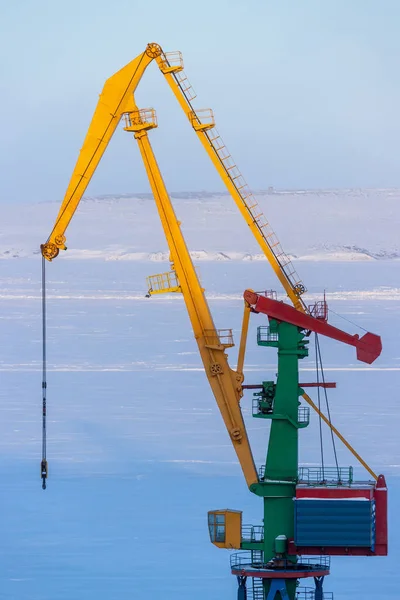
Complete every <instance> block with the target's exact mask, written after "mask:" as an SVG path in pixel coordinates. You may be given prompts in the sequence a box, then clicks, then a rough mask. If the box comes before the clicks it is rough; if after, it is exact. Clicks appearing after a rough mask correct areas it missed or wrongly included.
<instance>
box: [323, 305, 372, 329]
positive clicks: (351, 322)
mask: <svg viewBox="0 0 400 600" xmlns="http://www.w3.org/2000/svg"><path fill="white" fill-rule="evenodd" d="M329 312H330V313H333V314H334V315H336V316H337V317H339V318H340V319H343V321H347V322H348V323H350V324H351V325H354V327H358V329H361V330H362V331H366V332H367V333H368V329H365V328H364V327H361V325H358V323H355V322H354V321H351V320H350V319H347V318H346V317H344V316H343V315H341V314H340V313H337V312H335V311H334V310H332V309H331V308H329Z"/></svg>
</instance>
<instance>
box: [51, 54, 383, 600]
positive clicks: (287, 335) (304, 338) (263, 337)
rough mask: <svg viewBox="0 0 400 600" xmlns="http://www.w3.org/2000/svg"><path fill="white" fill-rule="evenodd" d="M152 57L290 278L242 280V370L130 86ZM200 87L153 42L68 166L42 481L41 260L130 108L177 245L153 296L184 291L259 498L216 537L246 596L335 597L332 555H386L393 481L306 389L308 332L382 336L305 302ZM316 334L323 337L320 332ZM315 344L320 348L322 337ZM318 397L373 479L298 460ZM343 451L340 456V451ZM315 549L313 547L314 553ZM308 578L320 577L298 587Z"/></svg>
mask: <svg viewBox="0 0 400 600" xmlns="http://www.w3.org/2000/svg"><path fill="white" fill-rule="evenodd" d="M153 60H154V61H155V62H156V63H157V65H158V67H159V69H160V71H161V73H162V74H163V75H164V77H165V79H166V80H167V83H168V84H169V86H170V88H171V90H172V92H173V94H174V95H175V97H176V98H177V100H178V102H179V105H180V106H181V108H182V109H183V111H184V113H185V114H186V116H187V118H188V120H189V123H190V124H191V126H192V128H193V130H194V131H195V133H196V135H197V136H198V138H199V139H200V141H201V143H202V145H203V147H204V148H205V150H206V152H207V154H208V156H209V157H210V159H211V161H212V163H213V165H214V166H215V168H216V169H217V171H218V173H219V174H220V176H221V178H222V180H223V182H224V183H225V185H226V187H227V189H228V191H229V193H230V195H231V197H232V198H233V200H234V201H235V203H236V205H237V207H238V208H239V211H240V213H241V215H242V216H243V218H244V219H245V222H246V223H247V225H248V226H249V228H250V230H251V232H252V233H253V235H254V237H255V239H256V240H257V242H258V243H259V245H260V247H261V248H262V250H263V252H264V254H265V256H266V258H267V259H268V261H269V263H270V264H271V266H272V268H273V270H274V272H275V274H276V275H277V277H278V279H279V281H280V283H281V284H282V286H283V289H284V290H285V292H286V294H287V296H288V298H289V300H290V301H291V303H292V304H293V306H290V305H288V304H286V303H285V302H281V301H278V300H277V299H276V297H275V295H274V294H272V293H270V292H263V293H260V292H254V291H253V290H246V291H245V292H244V295H243V299H244V316H243V323H242V331H241V339H240V345H239V352H238V361H237V366H236V369H233V368H231V366H230V364H229V361H228V352H227V351H228V349H229V348H231V347H232V346H233V345H234V342H233V335H232V330H231V329H217V328H216V326H215V323H214V320H213V317H212V314H211V311H210V308H209V306H208V303H207V299H206V296H205V293H204V290H203V288H202V286H201V283H200V281H199V279H198V276H197V273H196V269H195V267H194V265H193V262H192V259H191V256H190V252H189V250H188V248H187V245H186V241H185V238H184V236H183V233H182V230H181V227H180V223H179V221H178V219H177V217H176V214H175V211H174V208H173V205H172V202H171V199H170V197H169V195H168V191H167V188H166V185H165V183H164V180H163V177H162V174H161V170H160V168H159V165H158V163H157V160H156V157H155V155H154V152H153V149H152V146H151V143H150V140H149V135H148V132H149V131H150V130H152V129H155V128H156V127H157V118H156V113H155V110H154V109H152V108H150V109H140V108H139V107H138V106H137V105H136V101H135V96H134V93H135V91H136V88H137V86H138V84H139V82H140V80H141V78H142V76H143V74H144V72H145V70H146V68H147V67H148V66H149V64H150V63H151V62H152V61H153ZM194 98H195V94H194V91H193V88H192V86H191V85H190V83H189V80H188V78H187V76H186V75H185V73H184V71H183V61H182V56H181V54H180V53H179V52H173V53H165V52H164V51H163V50H162V48H161V47H160V46H159V45H158V44H155V43H151V44H148V46H147V48H146V49H145V51H144V52H143V53H142V54H140V55H139V56H138V57H136V58H135V59H134V60H133V61H131V62H130V63H128V64H127V65H126V66H125V67H123V68H122V69H121V70H120V71H118V72H117V73H115V74H114V75H113V76H112V77H110V78H109V79H108V80H107V81H106V83H105V85H104V88H103V91H102V93H101V95H100V98H99V101H98V104H97V107H96V109H95V112H94V115H93V118H92V121H91V124H90V126H89V129H88V132H87V135H86V137H85V140H84V143H83V146H82V149H81V151H80V154H79V157H78V160H77V163H76V166H75V169H74V171H73V174H72V176H71V179H70V182H69V185H68V188H67V191H66V194H65V197H64V200H63V202H62V204H61V207H60V210H59V212H58V215H57V217H56V220H55V224H54V227H53V229H52V231H51V233H50V235H49V237H48V239H47V241H46V242H45V243H44V244H43V245H42V246H41V251H42V256H43V259H42V274H43V285H42V287H43V322H44V327H43V332H44V333H43V348H44V350H43V384H42V387H43V440H44V442H43V450H44V451H43V456H42V463H41V475H42V480H43V486H44V487H45V484H46V479H47V475H48V467H47V459H46V445H45V434H46V402H47V399H46V390H47V383H46V352H45V344H46V334H45V331H46V330H45V314H46V313H45V310H46V301H45V265H46V261H52V260H53V259H54V258H56V257H57V255H58V254H59V251H60V250H66V236H65V232H66V229H67V227H68V225H69V223H70V221H71V219H72V217H73V215H74V213H75V211H76V209H77V207H78V205H79V202H80V200H81V198H82V196H83V194H84V192H85V190H86V187H87V185H88V184H89V182H90V180H91V178H92V176H93V174H94V172H95V170H96V168H97V166H98V164H99V162H100V160H101V157H102V156H103V154H104V151H105V149H106V148H107V145H108V143H109V142H110V140H111V138H112V135H113V133H114V131H115V129H116V127H117V125H118V123H119V122H120V121H121V119H123V121H124V129H125V131H127V132H130V133H132V134H133V136H134V138H135V139H136V141H137V144H138V146H139V150H140V154H141V158H142V161H143V163H144V166H145V169H146V173H147V176H148V179H149V183H150V186H151V189H152V192H153V196H154V200H155V204H156V207H157V210H158V214H159V217H160V221H161V224H162V227H163V231H164V234H165V238H166V240H167V243H168V247H169V251H170V261H171V270H170V271H169V272H168V273H163V274H158V275H153V276H150V277H148V280H147V283H148V295H149V296H152V295H156V294H160V293H181V294H182V295H183V299H184V302H185V305H186V309H187V312H188V315H189V318H190V322H191V325H192V329H193V333H194V337H195V340H196V343H197V346H198V349H199V353H200V357H201V359H202V362H203V366H204V371H205V374H206V376H207V379H208V382H209V384H210V387H211V389H212V392H213V394H214V397H215V400H216V402H217V405H218V408H219V410H220V413H221V416H222V418H223V421H224V424H225V427H226V429H227V433H228V436H229V438H230V440H231V443H232V445H233V448H234V450H235V452H236V455H237V458H238V461H239V464H240V466H241V469H242V472H243V475H244V478H245V480H246V484H247V486H248V488H249V489H250V491H251V492H252V493H254V494H256V495H257V496H259V497H261V498H263V503H264V512H263V525H259V526H244V525H242V513H241V512H240V511H237V510H227V509H223V510H213V511H209V513H208V528H209V534H210V539H211V542H212V543H213V544H214V545H216V546H218V547H220V548H228V549H238V550H240V552H238V553H234V554H232V555H231V571H232V573H233V574H234V575H235V576H236V577H237V581H238V600H246V598H249V599H250V598H251V599H252V600H275V599H288V600H295V599H297V600H300V599H303V600H328V599H330V598H332V595H331V594H329V593H326V592H324V591H323V582H324V578H325V576H326V575H328V574H329V571H330V556H331V555H346V556H349V555H356V556H375V555H385V554H387V488H386V482H385V479H384V476H383V475H380V476H377V475H376V474H375V473H374V472H373V471H372V469H371V468H370V467H369V466H368V465H367V464H366V463H365V462H364V461H363V460H362V459H361V457H360V456H359V455H358V454H357V452H356V451H355V450H354V449H353V448H352V447H351V446H350V444H349V443H348V442H347V441H346V440H344V438H343V436H341V434H340V433H339V432H338V430H337V429H336V428H335V427H334V426H333V424H332V423H331V420H330V416H329V415H328V417H327V416H326V415H324V414H323V413H322V412H321V410H320V408H319V407H317V406H316V405H315V404H314V403H313V401H312V400H311V398H310V397H309V396H308V395H307V393H306V392H305V389H304V388H306V387H317V388H318V389H319V388H322V389H323V390H324V391H325V392H326V389H327V388H328V387H332V385H333V384H330V383H329V382H326V381H325V378H324V375H323V370H322V362H320V368H321V371H320V372H321V374H322V380H321V381H319V380H318V381H317V382H315V383H300V382H299V361H300V360H302V359H303V358H304V357H306V356H307V355H308V348H307V345H308V343H309V340H308V338H309V335H310V333H311V332H315V333H316V334H320V335H324V336H327V337H329V338H333V339H334V340H336V341H338V342H341V343H345V344H349V345H352V346H354V347H355V348H356V353H357V358H358V360H361V361H363V362H366V363H368V364H371V363H372V362H373V361H374V360H375V359H376V358H377V357H378V356H379V355H380V353H381V350H382V346H381V340H380V338H379V336H377V335H376V334H373V333H366V334H365V335H364V336H363V337H361V338H360V337H359V336H358V335H350V334H348V333H346V332H344V331H341V330H339V329H337V328H336V327H333V326H332V325H330V324H329V323H328V322H327V316H328V313H327V305H326V302H325V301H323V302H319V303H316V304H315V305H313V306H307V305H306V303H305V301H304V299H303V295H304V293H305V291H306V288H305V286H304V284H303V283H302V281H301V280H300V278H299V277H298V275H297V273H296V270H295V269H294V267H293V264H292V262H291V261H290V259H289V257H288V255H287V254H285V252H284V251H283V249H282V247H281V245H280V243H279V241H278V238H277V236H276V234H275V233H274V231H273V230H272V228H271V226H270V224H269V222H268V220H267V219H266V217H265V216H264V214H263V212H262V210H261V209H260V207H259V204H258V202H257V201H256V199H255V197H254V196H253V194H252V192H251V191H250V188H249V186H248V185H247V183H246V181H245V180H244V178H243V176H242V174H241V173H240V171H239V169H238V167H237V166H236V164H235V163H234V161H233V159H232V156H231V155H230V153H229V151H228V150H227V147H226V146H225V144H224V142H223V141H222V138H221V136H220V134H219V133H218V131H217V129H216V126H215V121H214V116H213V113H212V111H211V110H210V109H205V110H196V109H195V108H194V105H193V100H194ZM252 314H253V315H254V314H258V315H260V316H261V318H264V319H265V318H267V319H268V325H260V326H259V327H258V330H257V343H258V345H259V346H265V347H272V348H275V349H276V350H277V354H278V369H277V372H278V374H277V378H276V380H273V381H263V382H262V383H260V384H256V385H248V386H246V385H244V359H245V349H246V341H247V334H248V328H249V320H250V317H251V315H252ZM316 344H317V342H316ZM316 347H317V348H318V351H317V354H318V353H319V346H316ZM246 388H253V389H257V390H259V391H257V392H256V393H254V399H253V416H254V417H256V418H263V419H268V420H270V421H271V427H270V434H269V442H268V450H267V455H266V462H265V465H263V466H262V467H261V469H257V468H256V465H255V462H254V458H253V453H252V449H251V445H250V440H249V438H248V435H247V431H246V426H245V422H244V419H243V416H242V410H241V399H242V397H243V394H244V390H245V389H246ZM300 398H303V399H304V400H305V401H306V403H308V404H309V405H311V406H312V407H313V408H314V409H315V410H316V411H317V413H318V415H319V418H320V419H323V420H324V421H325V422H326V423H327V424H328V426H329V427H330V429H331V431H332V432H334V433H335V434H336V435H337V436H339V438H340V439H341V440H342V441H344V443H345V444H346V446H347V447H348V448H349V449H350V450H351V452H352V453H353V455H354V456H355V457H356V458H357V459H358V460H359V461H360V462H361V464H363V466H365V468H366V469H367V471H368V472H369V474H370V476H372V479H370V480H366V481H363V482H357V481H355V480H354V478H353V470H352V468H351V467H350V468H348V469H345V468H342V467H339V465H338V463H337V462H336V466H335V467H334V468H331V467H326V466H325V465H324V464H322V465H321V467H318V468H317V469H312V468H305V467H300V466H299V464H298V444H299V439H298V438H299V430H300V429H305V428H306V427H307V425H308V424H309V420H310V410H309V407H308V406H306V405H302V404H301V402H300V400H299V399H300ZM335 456H336V455H335ZM314 555H317V556H314ZM305 578H309V579H310V578H311V579H312V580H313V582H314V588H304V589H301V588H299V587H298V585H299V582H300V580H302V579H305Z"/></svg>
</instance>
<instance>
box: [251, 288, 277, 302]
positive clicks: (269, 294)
mask: <svg viewBox="0 0 400 600" xmlns="http://www.w3.org/2000/svg"><path fill="white" fill-rule="evenodd" d="M256 294H258V295H259V296H264V297H265V298H270V299H271V300H277V299H278V294H277V293H276V291H275V290H263V291H262V292H256Z"/></svg>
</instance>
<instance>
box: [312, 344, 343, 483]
mask: <svg viewBox="0 0 400 600" xmlns="http://www.w3.org/2000/svg"><path fill="white" fill-rule="evenodd" d="M315 348H316V358H317V362H319V367H320V369H321V378H322V384H323V388H324V393H325V404H326V412H327V414H328V420H329V423H330V425H331V424H332V419H331V410H330V407H329V401H328V392H327V391H326V385H325V373H324V367H323V365H322V356H321V348H320V345H319V339H318V334H315ZM318 390H319V388H318ZM318 401H319V398H318ZM318 408H319V410H321V409H320V407H319V406H318ZM320 423H321V418H320ZM329 429H330V432H331V438H332V448H333V455H334V457H335V464H336V471H337V476H338V480H339V481H340V469H339V463H338V459H337V452H336V444H335V436H334V435H333V430H332V427H329Z"/></svg>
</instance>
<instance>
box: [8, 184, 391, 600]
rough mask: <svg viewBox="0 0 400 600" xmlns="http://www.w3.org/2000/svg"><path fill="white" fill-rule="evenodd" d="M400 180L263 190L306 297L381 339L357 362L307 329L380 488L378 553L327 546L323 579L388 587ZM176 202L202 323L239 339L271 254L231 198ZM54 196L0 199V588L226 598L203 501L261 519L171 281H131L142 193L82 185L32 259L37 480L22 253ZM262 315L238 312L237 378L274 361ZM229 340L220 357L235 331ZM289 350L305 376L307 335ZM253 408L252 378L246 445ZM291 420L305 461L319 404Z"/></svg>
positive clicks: (313, 460) (336, 408) (144, 255)
mask: <svg viewBox="0 0 400 600" xmlns="http://www.w3.org/2000/svg"><path fill="white" fill-rule="evenodd" d="M399 199H400V192H399V191H396V190H390V191H368V190H367V191H363V190H360V191H348V192H301V193H300V192H297V193H286V194H284V193H279V194H278V193H274V194H271V193H270V194H264V195H260V202H261V203H262V205H263V208H264V209H265V212H266V213H267V214H268V215H269V216H270V217H271V223H272V224H273V226H274V228H275V230H276V231H277V233H278V235H279V237H280V239H281V241H282V244H283V246H284V248H285V249H286V251H287V252H288V253H290V254H291V255H292V256H294V257H297V258H296V259H295V261H296V268H297V270H298V272H299V273H300V275H301V276H302V279H303V281H304V282H305V283H306V284H307V287H308V290H309V294H308V298H309V299H310V301H312V300H314V299H317V298H319V297H320V296H321V294H322V292H323V290H324V289H326V291H327V299H328V302H329V306H330V308H331V311H332V312H331V316H330V321H331V322H332V323H333V324H334V325H337V326H338V327H341V328H343V329H346V330H348V331H350V332H352V333H357V332H358V333H361V330H360V329H359V328H358V327H357V325H359V326H362V327H364V328H365V329H367V330H369V331H374V332H376V333H379V334H381V335H382V340H383V348H384V349H383V353H382V356H381V357H380V358H379V359H378V360H377V361H376V363H374V364H373V365H371V366H368V365H364V364H362V363H357V361H356V359H355V352H354V349H353V348H348V347H343V346H342V345H340V344H338V343H336V342H334V341H331V340H321V343H322V350H323V356H324V366H325V370H326V374H327V378H328V379H329V380H333V381H337V384H338V388H337V390H332V392H331V393H330V400H331V410H332V417H333V420H334V423H335V424H336V425H337V427H338V428H339V430H340V431H341V432H342V433H343V434H344V435H345V436H347V437H348V438H349V440H350V441H351V442H352V443H353V444H354V446H355V447H356V449H357V450H358V451H359V452H360V453H361V454H362V456H363V457H364V458H365V459H366V460H367V462H369V463H370V464H371V466H372V467H373V468H374V469H375V470H377V471H379V472H383V473H385V475H386V476H387V480H388V484H389V494H390V495H389V507H390V536H391V537H390V555H389V557H387V558H347V559H346V558H334V559H333V560H332V574H331V576H330V577H329V578H327V580H326V584H325V588H326V590H327V591H328V590H331V591H333V592H335V600H350V598H352V599H353V598H354V597H356V598H361V597H362V598H363V600H372V599H374V600H376V599H377V598H378V599H380V598H384V597H386V595H387V597H393V598H397V597H398V591H397V590H398V587H399V583H400V577H399V575H398V569H397V562H396V558H397V556H398V554H399V551H400V543H399V540H398V538H399V536H398V534H397V533H398V529H399V519H398V516H397V512H398V511H397V505H398V503H399V501H400V453H399V450H400V442H399V438H398V432H399V430H400V411H399V408H398V399H397V395H398V387H399V386H398V381H399V371H400V352H399V350H398V331H399V325H400V319H399V316H398V315H399V310H400V262H399V261H398V260H395V258H396V257H397V256H398V254H399V255H400V251H399V245H398V233H397V232H398V230H399V220H400V209H399ZM174 204H175V206H176V210H177V213H178V215H179V217H180V218H181V219H182V222H183V229H184V232H185V234H186V236H187V241H188V244H189V246H190V248H191V249H193V250H194V251H196V252H197V253H198V254H197V259H196V262H199V270H200V275H201V278H202V282H203V284H204V287H205V288H206V291H207V296H208V298H209V302H210V306H211V310H212V312H213V315H214V319H215V322H216V324H217V326H218V327H232V328H233V330H234V334H235V338H236V339H238V336H239V332H240V324H241V316H242V300H241V297H242V294H243V291H244V289H246V288H247V287H252V288H253V289H254V288H256V289H269V288H277V284H276V282H275V280H274V279H273V275H272V273H271V270H270V268H269V267H268V265H267V263H266V262H265V261H263V260H254V258H256V257H257V255H259V254H260V251H259V249H258V248H257V246H256V244H255V243H254V241H253V240H252V239H251V236H250V234H249V232H248V231H247V227H246V226H245V225H244V224H243V223H242V222H241V220H240V218H239V217H238V215H237V210H236V208H235V207H234V205H233V203H232V201H231V200H230V199H229V198H228V197H225V196H221V195H219V196H217V195H206V194H203V195H196V194H192V195H191V197H189V195H188V194H186V195H183V197H177V198H175V200H174ZM3 208H4V206H3ZM56 211H57V204H56V203H54V204H53V203H52V204H47V205H45V204H41V205H33V206H24V207H23V208H21V207H19V208H15V207H14V208H12V207H8V206H7V207H5V209H4V211H3V213H4V214H3V215H2V224H1V227H0V253H1V255H2V257H3V258H5V259H6V258H8V259H9V260H3V261H2V262H1V263H0V283H1V290H0V303H1V304H0V306H1V311H0V333H1V340H2V352H1V354H0V377H1V382H2V383H1V386H0V406H1V413H2V418H1V423H0V476H1V478H2V479H1V481H2V486H1V487H2V492H1V507H2V511H1V526H0V530H1V532H2V538H3V542H2V544H1V547H0V548H1V549H0V598H1V599H3V598H4V600H6V599H7V600H50V599H51V600H88V599H89V598H93V599H94V598H96V600H114V599H115V600H117V599H118V600H119V599H121V598H126V597H135V598H136V597H137V598H143V599H147V598H148V599H153V598H155V597H158V596H159V597H165V598H172V597H173V598H175V599H178V600H179V599H182V600H183V599H185V600H186V599H187V598H193V599H194V600H197V599H199V600H200V598H204V597H205V596H207V597H209V598H227V599H228V598H235V594H236V582H235V578H234V577H232V576H231V575H230V572H229V553H228V552H224V551H222V550H217V549H216V548H214V547H213V546H212V545H211V544H210V543H209V541H208V532H207V524H206V512H207V510H209V509H212V508H221V507H225V506H228V507H230V508H235V509H240V510H243V511H244V522H245V523H253V524H257V523H260V519H261V504H260V500H259V499H258V498H255V497H253V496H252V495H251V494H249V492H248V491H247V489H246V486H245V483H244V481H243V478H242V476H241V473H240V470H239V467H238V465H237V463H236V460H235V455H234V452H233V450H232V449H231V446H230V443H229V440H228V438H227V435H226V433H225V431H224V427H223V424H222V422H221V418H220V416H219V414H218V410H217V408H216V406H215V403H214V401H213V397H212V394H211V392H210V390H209V388H208V384H207V381H206V378H205V376H204V374H203V372H202V368H201V363H200V360H199V357H198V354H197V350H196V345H195V342H194V339H193V335H192V333H191V329H190V325H189V321H188V318H187V315H186V311H185V307H184V303H183V300H182V298H180V297H179V296H172V297H153V298H151V299H147V298H145V293H146V286H145V277H146V276H147V275H149V274H153V273H155V272H163V271H165V270H168V264H167V262H165V258H166V257H167V256H168V255H167V253H166V244H165V241H164V240H163V237H162V232H161V228H160V226H159V223H158V218H157V215H156V214H155V209H154V206H153V203H152V201H151V199H150V198H148V197H146V196H144V197H142V198H140V197H139V196H137V195H136V196H135V198H134V199H131V198H125V197H119V198H117V199H110V198H105V199H97V200H95V199H91V200H90V199H89V200H87V201H85V202H84V203H83V204H82V207H81V209H80V210H79V212H78V213H77V214H76V215H75V219H74V221H73V224H72V225H71V228H70V230H69V231H68V236H67V237H68V244H67V245H68V246H69V248H70V249H69V250H68V252H66V253H63V254H62V255H61V256H60V257H59V258H58V259H57V260H56V261H54V263H53V264H50V265H48V266H47V276H48V361H49V365H48V367H49V373H48V412H49V424H48V436H49V439H48V459H49V467H50V475H49V481H48V489H47V490H46V492H43V491H42V489H41V483H40V477H39V465H40V451H41V448H40V436H41V413H40V411H41V321H40V309H41V305H40V268H41V265H40V258H39V256H38V255H37V254H35V252H36V251H37V247H38V245H39V244H40V242H42V241H45V238H46V236H47V235H48V232H49V230H50V227H51V224H52V221H53V220H54V217H55V214H56ZM17 256H19V258H14V259H13V257H17ZM124 258H125V260H124ZM127 258H128V260H126V259H127ZM202 258H203V259H204V258H206V259H207V260H203V261H202V260H201V259H202ZM245 258H247V260H245ZM322 258H323V259H324V260H323V261H322ZM112 259H114V260H112ZM252 259H253V260H252ZM311 259H312V260H311ZM349 259H350V260H349ZM354 259H362V260H354ZM261 319H262V318H261V317H260V316H259V317H256V316H254V317H253V320H252V324H251V331H250V334H249V348H248V354H247V361H246V364H247V368H246V382H247V383H257V382H260V381H261V380H263V379H265V378H266V377H273V375H274V372H275V365H276V357H275V354H274V351H273V350H272V349H264V348H258V347H257V345H256V342H255V331H256V327H257V325H258V324H260V322H261ZM349 321H350V322H349ZM353 323H354V324H353ZM356 324H357V325H356ZM311 346H312V344H311ZM229 356H230V360H231V364H232V365H233V366H234V365H235V361H236V355H235V348H234V349H232V350H231V351H230V353H229ZM301 366H302V371H303V373H302V376H303V378H304V379H313V377H314V373H313V369H314V356H313V352H310V358H309V359H307V360H305V361H303V363H302V365H301ZM250 408H251V394H250V392H247V394H246V396H245V398H244V400H243V412H244V415H245V418H246V423H247V426H248V430H249V435H250V438H251V440H252V442H253V447H254V454H255V458H256V462H257V463H259V464H261V463H262V462H263V459H264V453H265V446H266V439H267V434H266V425H265V424H264V423H263V422H260V421H259V420H257V419H252V418H251V414H250ZM300 439H301V461H302V463H303V464H304V463H306V464H311V465H316V464H317V463H318V460H319V441H318V422H317V419H316V418H313V420H312V424H311V426H310V427H309V428H308V429H306V430H304V431H301V432H300ZM326 452H327V453H328V456H330V451H329V438H328V436H326ZM338 454H339V460H340V462H341V464H342V465H344V466H345V465H348V464H354V461H353V459H352V458H351V457H350V456H349V454H348V452H347V451H346V450H345V449H344V448H343V447H342V446H341V445H340V444H339V445H338ZM358 473H359V474H360V475H364V474H363V473H362V471H358Z"/></svg>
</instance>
